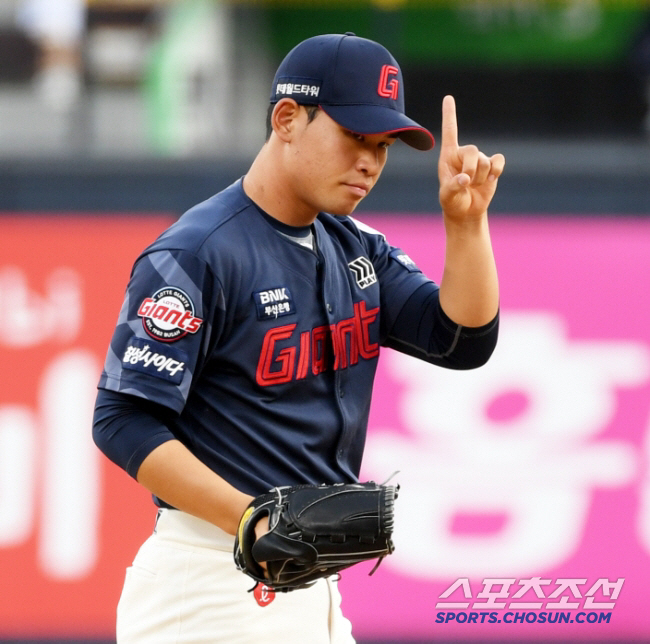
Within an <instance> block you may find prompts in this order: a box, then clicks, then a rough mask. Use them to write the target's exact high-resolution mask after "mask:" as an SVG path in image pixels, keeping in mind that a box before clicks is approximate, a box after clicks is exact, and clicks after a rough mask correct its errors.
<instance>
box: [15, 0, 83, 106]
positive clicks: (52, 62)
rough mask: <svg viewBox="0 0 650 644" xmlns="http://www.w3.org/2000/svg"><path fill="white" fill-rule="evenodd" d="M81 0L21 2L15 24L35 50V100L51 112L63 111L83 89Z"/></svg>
mask: <svg viewBox="0 0 650 644" xmlns="http://www.w3.org/2000/svg"><path fill="white" fill-rule="evenodd" d="M85 18H86V4H85V2H84V0H23V2H21V4H20V5H19V7H18V14H17V20H18V24H19V25H20V26H21V27H22V28H23V29H24V30H25V32H26V33H27V34H28V35H29V36H30V38H31V39H32V40H33V41H34V42H35V44H36V45H37V47H38V56H37V63H36V65H37V69H36V73H35V75H34V78H33V83H34V89H35V90H36V92H37V94H38V96H39V98H40V99H41V100H42V101H43V102H44V103H45V104H46V105H47V106H48V107H50V108H51V109H53V110H56V111H66V110H69V109H71V108H72V107H73V106H74V105H75V104H76V103H77V102H78V100H79V98H80V96H81V93H82V89H83V64H82V47H83V38H84V32H85V22H86V20H85Z"/></svg>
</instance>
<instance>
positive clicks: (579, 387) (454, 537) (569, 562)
mask: <svg viewBox="0 0 650 644" xmlns="http://www.w3.org/2000/svg"><path fill="white" fill-rule="evenodd" d="M364 221H365V223H368V224H369V225H371V226H373V227H375V228H377V229H378V230H381V231H382V232H383V233H385V234H386V235H387V237H388V239H389V240H390V241H391V243H393V244H394V245H396V246H399V247H401V248H402V249H403V250H405V251H406V252H407V253H408V254H409V255H410V256H411V258H412V259H413V260H414V261H415V262H416V263H417V264H418V265H419V266H420V268H421V269H422V270H423V271H424V272H425V273H426V274H428V275H429V276H430V277H431V278H432V279H434V280H436V279H438V278H439V276H440V274H441V268H442V262H443V253H444V248H443V244H444V239H443V231H442V225H441V221H440V219H439V218H438V217H430V218H428V217H418V218H414V217H383V216H377V217H372V218H366V219H365V220H364ZM491 230H492V237H493V244H494V248H495V253H496V257H497V263H498V268H499V274H500V283H501V311H502V327H501V335H500V341H499V346H498V347H497V350H496V351H495V354H494V356H493V358H492V360H491V361H490V363H488V365H487V366H486V367H484V368H482V369H479V370H477V371H474V372H466V373H455V372H448V371H445V370H442V369H438V368H436V367H431V366H429V365H422V363H419V362H418V361H412V360H410V359H404V358H403V357H401V356H399V355H398V354H395V353H394V352H391V351H384V352H383V355H382V359H381V360H380V365H381V366H380V371H379V373H378V377H377V382H376V391H375V397H374V403H373V407H372V414H371V422H370V433H369V437H368V445H367V450H366V457H365V461H364V472H363V474H364V477H365V478H370V479H373V480H383V479H385V478H386V477H388V476H389V475H390V474H391V473H392V472H393V471H394V470H400V473H399V474H398V475H397V476H396V477H395V480H396V481H397V482H399V483H400V484H401V487H402V489H401V493H400V498H399V499H398V501H397V527H396V532H395V542H396V552H395V553H394V554H393V555H392V556H391V557H389V558H387V559H386V560H385V561H384V562H383V563H382V565H381V566H380V568H379V570H378V571H377V573H376V574H375V576H374V577H370V578H369V577H367V572H368V570H369V568H366V569H362V567H358V568H357V569H352V570H350V571H346V572H345V573H344V575H343V581H342V587H343V589H344V608H345V610H346V612H347V614H348V615H349V616H350V618H351V619H352V621H353V624H354V625H355V633H356V635H357V637H374V638H388V639H390V638H398V637H403V638H408V637H412V638H426V639H428V640H432V641H436V640H450V639H453V640H456V639H460V640H463V639H481V640H502V641H503V640H510V639H517V640H521V639H536V640H540V639H543V640H545V641H552V640H565V641H566V640H583V639H584V640H594V639H598V640H614V639H618V640H620V639H625V640H628V641H631V640H639V641H647V640H648V639H650V617H649V616H648V612H647V596H648V579H649V578H650V477H649V475H648V457H649V456H650V448H649V445H650V441H649V438H650V436H649V431H650V421H649V419H650V395H649V394H650V298H649V296H648V293H649V291H650V222H649V221H647V220H641V219H620V218H616V219H614V218H611V219H591V218H573V217H569V216H567V217H553V218H551V217H547V216H545V217H544V218H535V217H529V218H512V219H510V218H499V217H494V218H493V221H492V225H491ZM534 577H540V578H542V579H548V580H551V583H550V584H548V585H545V586H542V589H543V591H544V594H545V595H546V597H544V598H543V599H538V598H535V597H534V595H533V593H532V592H529V593H528V594H526V595H525V597H523V598H520V599H515V598H514V597H513V595H514V594H515V593H516V592H517V590H519V589H520V588H521V586H520V581H521V580H524V579H531V578H534ZM460 578H467V579H468V580H469V584H470V587H471V593H472V598H471V599H465V598H464V597H463V593H462V589H461V588H459V589H458V590H457V591H456V592H454V593H453V595H452V596H451V597H449V598H447V599H444V598H443V599H441V598H440V595H441V594H442V593H443V592H444V591H445V590H446V589H448V588H449V587H450V586H451V585H452V584H453V583H454V582H455V581H456V580H457V579H460ZM486 578H492V579H494V578H509V579H515V580H516V582H515V583H513V584H512V585H511V586H510V588H509V592H506V593H505V594H506V596H507V598H506V599H501V600H499V601H504V602H505V603H506V607H505V608H504V609H483V610H488V611H495V612H496V613H497V619H498V620H501V621H500V623H499V621H497V622H496V623H493V624H489V623H483V624H480V623H477V624H469V623H464V624H458V623H456V622H455V621H453V622H449V623H447V624H444V623H443V624H440V623H436V615H437V614H438V612H440V611H442V610H445V609H440V608H436V604H437V603H438V602H444V601H447V602H449V601H457V602H469V603H470V608H469V609H467V610H465V612H466V613H469V612H471V610H474V611H477V608H476V607H475V606H473V605H474V602H481V601H486V599H485V598H483V599H482V598H480V597H477V595H478V593H479V592H480V591H481V590H482V589H483V580H484V579H486ZM565 578H569V579H580V580H584V583H583V584H581V585H578V586H576V588H577V590H578V591H579V592H580V594H581V597H579V598H574V597H573V593H572V592H571V590H570V589H569V590H566V591H562V592H560V593H559V595H558V596H557V597H556V598H555V599H550V598H548V597H547V596H548V595H550V594H551V593H552V592H553V591H555V590H556V589H558V588H559V585H558V580H559V579H565ZM605 578H606V579H608V580H610V581H612V582H614V581H616V580H618V579H619V578H624V579H625V581H624V583H623V587H622V589H621V591H620V594H619V595H618V598H617V599H616V600H615V601H614V608H613V610H598V609H590V608H585V601H586V597H585V593H586V592H587V591H588V590H589V589H590V588H591V587H592V586H593V584H594V583H596V582H597V581H598V580H599V579H605ZM500 588H501V587H500V586H495V587H494V588H493V589H492V590H494V591H498V590H499V589H500ZM563 598H565V599H563ZM516 601H520V602H521V601H524V602H525V601H528V602H531V601H537V602H540V601H541V602H542V604H543V608H542V609H538V610H530V609H528V612H534V613H536V614H537V615H536V616H535V619H537V618H538V617H539V613H540V612H542V611H543V610H545V611H546V612H548V610H549V609H548V606H547V604H548V602H552V601H556V602H557V601H570V602H576V603H578V604H579V608H577V609H572V610H570V611H569V612H570V613H571V617H572V618H575V617H576V616H577V614H578V613H579V612H581V611H584V612H585V613H589V612H591V611H593V610H595V612H596V613H600V612H602V613H605V614H607V613H611V616H610V618H609V623H600V624H599V623H595V624H588V623H585V624H578V623H576V622H575V621H574V623H573V624H571V623H569V624H557V623H556V624H549V623H545V624H540V623H524V624H506V623H504V621H503V617H504V616H505V613H506V612H508V610H511V611H513V612H515V610H517V609H514V608H513V607H509V604H510V602H516ZM593 601H595V602H597V603H598V602H600V603H603V602H611V601H612V598H611V596H610V597H606V596H605V595H604V594H603V592H602V589H600V590H599V591H598V592H596V593H595V595H594V597H593ZM519 610H520V612H521V609H519ZM454 612H456V613H458V612H460V610H455V611H454ZM486 619H487V618H486ZM529 619H531V620H532V619H533V618H532V617H530V618H529Z"/></svg>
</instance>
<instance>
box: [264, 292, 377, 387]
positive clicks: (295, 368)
mask: <svg viewBox="0 0 650 644" xmlns="http://www.w3.org/2000/svg"><path fill="white" fill-rule="evenodd" d="M378 314H379V308H375V309H370V310H369V311H368V310H366V303H365V302H357V303H356V304H355V305H354V317H351V318H348V319H347V320H341V321H340V322H338V323H337V324H331V325H329V326H319V327H316V328H315V329H312V330H311V331H303V332H302V333H300V335H299V336H298V337H296V338H294V331H295V330H296V326H297V325H296V324H285V325H284V326H278V327H274V328H273V329H269V330H268V331H267V332H266V335H265V336H264V343H263V344H262V350H261V351H260V359H259V362H258V363H257V373H256V379H257V384H258V385H260V386H262V387H268V386H270V385H279V384H283V383H286V382H290V381H291V380H294V379H295V380H302V379H303V378H306V377H307V374H308V373H309V368H310V367H311V372H312V373H313V374H314V375H315V376H317V375H318V374H319V373H322V372H323V371H325V370H326V369H328V367H329V366H330V365H328V350H327V347H328V342H331V346H332V353H333V354H334V364H333V365H331V368H332V369H345V368H346V367H348V366H350V365H354V364H356V363H357V362H359V358H360V357H361V358H363V359H364V360H370V359H372V358H376V357H377V356H378V355H379V345H378V344H377V343H372V342H370V332H369V327H370V325H371V324H372V323H373V322H374V321H375V320H376V319H377V315H378ZM284 340H291V341H292V342H291V343H290V344H289V346H284V347H282V348H280V344H281V343H282V342H283V341H284Z"/></svg>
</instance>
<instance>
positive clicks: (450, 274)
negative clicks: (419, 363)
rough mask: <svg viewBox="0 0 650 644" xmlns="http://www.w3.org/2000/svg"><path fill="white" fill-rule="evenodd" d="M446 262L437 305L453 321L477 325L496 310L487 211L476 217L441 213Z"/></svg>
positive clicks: (492, 254)
mask: <svg viewBox="0 0 650 644" xmlns="http://www.w3.org/2000/svg"><path fill="white" fill-rule="evenodd" d="M444 223H445V233H446V249H445V265H444V270H443V274H442V279H441V281H440V306H441V307H442V310H443V311H444V312H445V313H446V314H447V316H448V317H449V318H451V319H452V320H453V321H454V322H456V324H460V325H462V326H467V327H479V326H482V325H484V324H488V323H489V322H491V321H492V320H493V319H494V317H495V316H496V314H497V312H498V310H499V283H498V278H497V269H496V264H495V261H494V253H493V251H492V243H491V240H490V232H489V226H488V219H487V214H485V215H484V216H483V217H481V218H479V219H477V220H467V221H461V222H459V221H458V220H453V219H451V218H449V217H446V216H445V217H444Z"/></svg>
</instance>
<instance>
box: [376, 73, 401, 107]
mask: <svg viewBox="0 0 650 644" xmlns="http://www.w3.org/2000/svg"><path fill="white" fill-rule="evenodd" d="M397 74H399V70H398V69H397V67H395V66H394V65H384V66H383V67H382V68H381V74H380V75H379V87H377V93H378V94H379V96H383V97H384V98H392V99H393V100H394V101H396V100H397V92H398V91H399V81H398V80H397V79H396V78H390V77H391V76H397Z"/></svg>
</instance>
